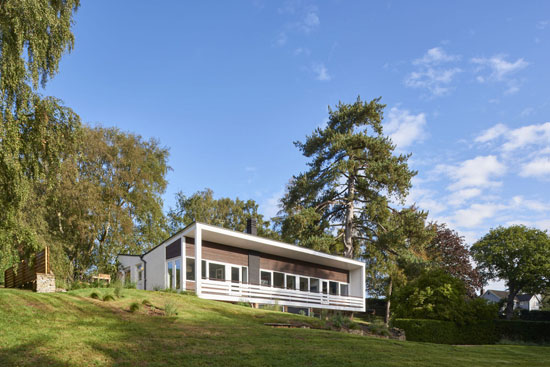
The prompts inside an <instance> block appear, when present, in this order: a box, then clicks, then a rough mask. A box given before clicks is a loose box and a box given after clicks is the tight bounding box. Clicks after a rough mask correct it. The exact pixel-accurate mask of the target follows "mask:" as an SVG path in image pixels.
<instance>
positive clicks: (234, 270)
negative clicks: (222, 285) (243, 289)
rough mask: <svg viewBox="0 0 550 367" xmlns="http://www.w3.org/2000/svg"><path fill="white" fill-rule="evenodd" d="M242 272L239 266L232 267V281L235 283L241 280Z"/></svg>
mask: <svg viewBox="0 0 550 367" xmlns="http://www.w3.org/2000/svg"><path fill="white" fill-rule="evenodd" d="M240 273H241V269H239V268H237V267H236V266H232V267H231V281H232V282H234V283H238V282H239V275H240Z"/></svg>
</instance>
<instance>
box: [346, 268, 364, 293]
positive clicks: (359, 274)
mask: <svg viewBox="0 0 550 367" xmlns="http://www.w3.org/2000/svg"><path fill="white" fill-rule="evenodd" d="M349 283H350V285H349V288H350V296H354V297H362V298H363V299H364V298H365V268H364V267H360V268H357V269H354V270H350V272H349Z"/></svg>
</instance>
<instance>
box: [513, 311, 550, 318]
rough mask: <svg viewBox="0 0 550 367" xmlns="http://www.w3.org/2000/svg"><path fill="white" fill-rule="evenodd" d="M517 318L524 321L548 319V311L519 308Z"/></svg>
mask: <svg viewBox="0 0 550 367" xmlns="http://www.w3.org/2000/svg"><path fill="white" fill-rule="evenodd" d="M519 318H520V319H522V320H526V321H550V311H527V310H521V314H520V316H519Z"/></svg>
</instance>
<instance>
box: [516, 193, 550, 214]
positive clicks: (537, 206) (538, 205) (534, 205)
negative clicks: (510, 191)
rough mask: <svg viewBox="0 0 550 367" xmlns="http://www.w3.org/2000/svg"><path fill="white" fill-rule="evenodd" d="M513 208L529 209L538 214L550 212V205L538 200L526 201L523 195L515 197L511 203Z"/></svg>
mask: <svg viewBox="0 0 550 367" xmlns="http://www.w3.org/2000/svg"><path fill="white" fill-rule="evenodd" d="M511 208H519V209H528V210H531V211H536V212H544V211H546V210H550V205H548V204H545V203H542V202H540V201H537V200H529V199H525V198H524V197H523V196H521V195H517V196H514V197H513V198H512V201H511Z"/></svg>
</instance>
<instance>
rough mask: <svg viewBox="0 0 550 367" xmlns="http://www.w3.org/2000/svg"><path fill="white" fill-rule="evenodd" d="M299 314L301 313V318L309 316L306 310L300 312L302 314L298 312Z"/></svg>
mask: <svg viewBox="0 0 550 367" xmlns="http://www.w3.org/2000/svg"><path fill="white" fill-rule="evenodd" d="M298 313H299V314H300V315H301V316H307V314H306V311H304V310H300V312H298Z"/></svg>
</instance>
